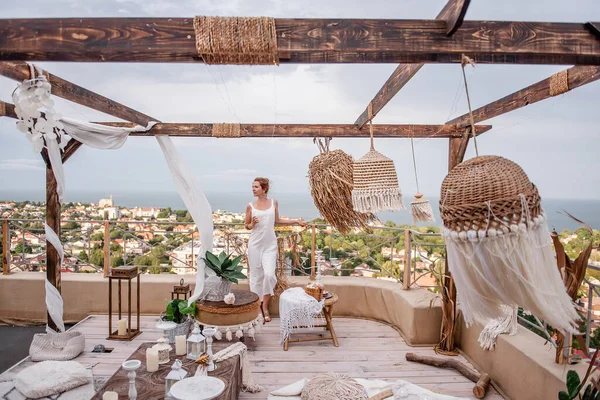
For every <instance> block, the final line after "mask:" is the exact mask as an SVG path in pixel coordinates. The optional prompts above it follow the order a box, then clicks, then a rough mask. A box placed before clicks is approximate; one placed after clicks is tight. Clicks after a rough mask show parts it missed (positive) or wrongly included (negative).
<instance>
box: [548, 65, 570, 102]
mask: <svg viewBox="0 0 600 400" xmlns="http://www.w3.org/2000/svg"><path fill="white" fill-rule="evenodd" d="M569 90H570V89H569V70H568V69H566V70H564V71H560V72H557V73H556V74H554V75H552V76H551V77H550V96H558V95H559V94H563V93H566V92H568V91H569Z"/></svg>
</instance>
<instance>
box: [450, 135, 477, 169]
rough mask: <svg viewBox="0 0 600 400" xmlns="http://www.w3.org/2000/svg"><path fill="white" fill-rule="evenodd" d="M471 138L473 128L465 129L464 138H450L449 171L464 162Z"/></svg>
mask: <svg viewBox="0 0 600 400" xmlns="http://www.w3.org/2000/svg"><path fill="white" fill-rule="evenodd" d="M470 138H471V128H465V130H464V133H463V136H462V137H457V138H450V143H449V147H448V171H450V170H451V169H452V168H454V167H456V166H457V165H458V164H460V163H461V162H463V160H464V158H465V153H466V151H467V146H468V145H469V139H470Z"/></svg>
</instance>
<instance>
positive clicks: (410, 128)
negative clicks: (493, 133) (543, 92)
mask: <svg viewBox="0 0 600 400" xmlns="http://www.w3.org/2000/svg"><path fill="white" fill-rule="evenodd" d="M102 124H103V125H109V126H119V127H130V126H131V124H126V123H119V122H102ZM476 129H477V134H478V135H480V134H482V133H484V132H487V131H488V130H490V129H491V125H477V126H476ZM157 135H169V136H183V137H212V124H180V123H160V124H156V125H155V126H154V127H153V128H152V129H151V130H150V131H148V132H136V133H131V134H130V136H157ZM462 135H463V129H456V128H455V127H453V126H447V125H373V136H375V137H381V138H385V137H390V138H392V137H394V138H399V137H404V138H409V137H415V138H429V137H431V138H449V137H458V138H460V137H462ZM240 136H241V137H244V138H270V137H298V138H301V137H307V138H312V137H345V138H368V137H369V132H368V131H366V130H362V131H361V130H359V129H357V128H356V126H355V125H351V124H347V125H333V124H331V125H326V124H320V125H311V124H277V125H270V124H241V126H240Z"/></svg>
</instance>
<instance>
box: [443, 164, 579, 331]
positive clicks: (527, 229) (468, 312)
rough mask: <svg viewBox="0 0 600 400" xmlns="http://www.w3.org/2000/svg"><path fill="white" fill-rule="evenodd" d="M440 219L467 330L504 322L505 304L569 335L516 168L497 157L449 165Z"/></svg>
mask: <svg viewBox="0 0 600 400" xmlns="http://www.w3.org/2000/svg"><path fill="white" fill-rule="evenodd" d="M440 214H441V217H442V221H443V229H442V234H443V236H444V237H445V239H446V246H447V253H448V265H449V269H450V272H451V273H452V276H453V278H454V280H455V282H456V288H457V290H458V295H459V299H460V303H461V309H462V311H463V313H464V317H465V322H466V324H467V326H469V325H471V324H472V323H473V321H474V319H475V318H478V319H480V320H483V321H487V320H489V319H495V318H499V317H505V315H506V314H505V313H504V312H503V307H502V306H504V305H507V306H511V307H516V306H520V307H523V308H524V309H527V310H530V311H531V312H532V313H533V314H534V315H536V316H537V317H539V318H541V319H543V320H544V321H546V322H547V323H548V324H550V325H552V326H553V327H555V328H557V329H559V330H561V331H568V332H573V331H575V325H576V321H577V320H578V315H577V312H576V311H575V308H574V305H573V303H572V301H571V299H570V298H569V296H568V295H567V293H566V291H565V288H564V284H563V282H562V279H561V276H560V273H559V271H558V268H557V267H556V261H555V260H554V253H553V249H552V242H551V239H550V233H549V232H548V227H547V226H546V217H545V215H544V213H543V211H542V208H541V204H540V196H539V193H538V190H537V188H536V186H535V185H534V184H533V183H531V182H530V181H529V178H528V177H527V175H526V174H525V172H524V171H523V170H522V169H521V167H519V166H518V165H517V164H515V163H514V162H512V161H510V160H507V159H505V158H502V157H497V156H482V157H475V158H473V159H471V160H468V161H465V162H463V163H461V164H459V165H457V166H456V167H455V168H454V169H452V170H451V171H450V173H449V174H448V175H447V176H446V178H445V179H444V181H443V183H442V189H441V193H440Z"/></svg>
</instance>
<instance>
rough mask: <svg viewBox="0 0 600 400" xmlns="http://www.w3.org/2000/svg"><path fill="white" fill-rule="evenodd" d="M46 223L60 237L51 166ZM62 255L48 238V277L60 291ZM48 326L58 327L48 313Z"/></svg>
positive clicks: (47, 184) (55, 188)
mask: <svg viewBox="0 0 600 400" xmlns="http://www.w3.org/2000/svg"><path fill="white" fill-rule="evenodd" d="M46 223H47V224H48V226H49V227H50V228H52V230H54V232H56V235H57V236H58V237H59V238H60V200H59V199H58V191H57V182H56V178H55V177H54V171H52V167H51V166H49V165H48V166H46ZM60 267H61V266H60V256H59V255H58V251H56V249H55V248H54V246H52V244H50V242H49V241H47V240H46V278H47V279H48V281H49V282H50V283H51V284H52V285H53V286H54V287H55V288H56V289H57V290H58V292H59V293H60V286H61V285H60ZM48 326H49V327H50V328H52V329H54V330H55V331H58V327H57V326H56V324H55V323H54V321H52V318H51V317H50V314H48Z"/></svg>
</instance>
